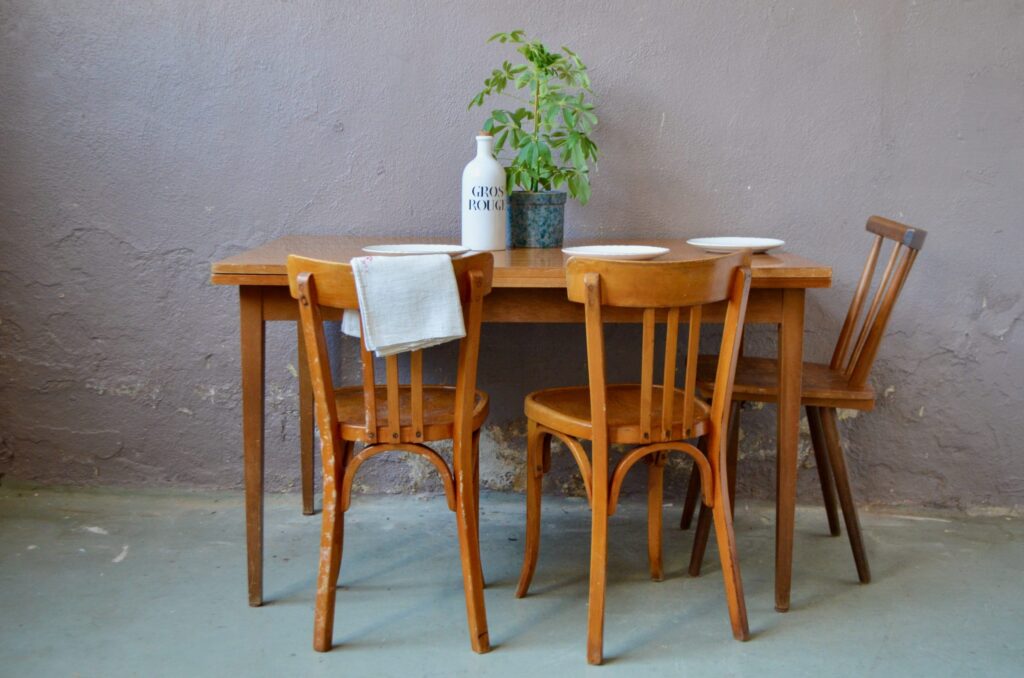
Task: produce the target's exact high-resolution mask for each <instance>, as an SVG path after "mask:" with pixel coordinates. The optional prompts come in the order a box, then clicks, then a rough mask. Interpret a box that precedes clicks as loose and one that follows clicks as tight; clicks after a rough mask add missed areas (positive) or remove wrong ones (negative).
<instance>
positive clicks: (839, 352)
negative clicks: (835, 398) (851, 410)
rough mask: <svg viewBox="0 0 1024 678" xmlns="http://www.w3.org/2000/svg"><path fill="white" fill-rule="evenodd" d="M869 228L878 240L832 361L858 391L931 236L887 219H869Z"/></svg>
mask: <svg viewBox="0 0 1024 678" xmlns="http://www.w3.org/2000/svg"><path fill="white" fill-rule="evenodd" d="M866 229H867V230H868V231H869V232H871V233H874V234H875V239H874V242H873V243H872V245H871V251H870V252H869V253H868V260H867V262H866V263H865V264H864V271H863V273H861V276H860V282H859V283H857V290H856V292H854V294H853V300H852V301H851V302H850V309H849V311H848V312H847V314H846V321H845V322H844V323H843V329H842V330H841V331H840V332H839V339H838V340H837V341H836V348H835V352H834V353H833V354H832V362H831V367H832V369H836V370H839V371H841V372H842V373H843V374H845V375H846V376H847V378H848V379H849V384H850V386H852V387H855V388H860V387H862V386H864V384H866V383H867V380H868V375H869V374H870V373H871V366H872V365H873V364H874V362H875V356H876V355H877V354H878V346H879V344H880V343H881V341H882V335H883V333H884V332H885V326H886V324H887V323H888V322H889V316H890V315H891V314H892V309H893V307H894V306H895V305H896V299H897V298H898V297H899V294H900V290H902V289H903V283H904V282H906V280H907V275H909V273H910V269H911V267H912V266H913V265H914V260H915V259H916V258H917V253H918V252H920V251H921V248H922V247H923V246H924V239H925V237H926V236H927V235H928V232H927V231H924V230H922V229H920V228H913V227H911V226H907V225H906V224H901V223H899V222H897V221H892V220H891V219H886V218H884V217H871V218H869V219H868V223H867V226H866ZM886 240H889V241H891V242H892V243H893V246H892V253H891V254H890V255H889V260H888V263H887V264H886V266H885V270H884V271H883V273H882V276H881V278H880V279H879V282H878V284H877V286H876V287H875V295H874V297H873V298H872V299H871V304H870V305H869V306H868V310H867V312H866V313H865V314H864V316H863V317H861V311H862V310H863V308H864V301H865V300H866V298H867V296H868V293H869V292H870V290H871V287H872V282H873V280H874V277H875V268H876V265H877V264H878V256H879V254H880V253H881V251H882V245H883V244H884V242H885V241H886ZM858 328H859V329H858ZM854 337H856V338H854Z"/></svg>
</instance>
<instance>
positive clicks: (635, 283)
mask: <svg viewBox="0 0 1024 678" xmlns="http://www.w3.org/2000/svg"><path fill="white" fill-rule="evenodd" d="M566 282H567V287H568V294H569V299H570V300H571V301H576V302H580V303H582V304H584V305H585V311H586V332H587V362H588V369H589V376H590V403H591V410H592V412H591V416H592V419H591V421H592V422H593V427H594V436H595V438H594V440H595V443H596V442H597V440H598V436H599V435H600V433H601V429H603V428H606V425H607V424H606V421H607V419H606V414H605V407H606V402H605V353H604V334H603V324H602V323H603V320H602V308H603V307H626V308H634V309H642V319H643V338H642V345H641V374H640V385H641V388H640V393H641V401H640V427H641V435H642V437H643V438H644V441H645V442H659V441H665V440H668V439H670V438H671V430H672V412H673V405H674V399H675V395H676V394H675V388H676V350H677V347H678V339H679V322H680V320H684V319H685V320H687V321H688V322H689V333H688V334H689V336H688V340H687V352H686V365H685V367H684V374H685V377H684V387H683V394H684V395H683V397H684V405H683V412H684V417H685V421H684V431H689V430H690V428H691V426H692V424H693V422H692V416H693V399H694V397H695V394H696V380H697V355H698V352H699V344H700V324H701V317H702V312H703V307H704V306H705V305H707V304H715V303H718V302H725V303H726V310H725V321H724V329H723V333H722V345H721V353H720V356H721V358H720V360H719V362H718V373H717V378H716V384H715V391H714V400H713V402H712V406H711V416H712V420H713V422H714V424H715V426H714V429H715V430H716V431H717V433H716V435H720V432H721V431H723V430H724V427H725V423H726V417H727V415H728V405H729V399H730V398H731V397H732V383H733V379H734V377H735V373H736V361H737V358H738V353H739V346H740V338H741V336H742V329H743V318H744V315H745V314H746V304H747V295H748V293H749V290H750V255H749V253H747V252H738V253H735V254H729V255H725V256H721V257H714V258H709V259H701V260H695V261H669V262H634V261H606V260H598V259H585V258H573V259H570V260H569V262H568V263H567V264H566ZM684 310H686V311H687V315H686V316H685V318H684V316H683V315H682V313H683V311H684ZM657 321H663V322H665V326H666V329H665V352H664V359H663V370H662V385H663V388H662V390H661V391H662V406H661V412H662V420H661V421H654V420H653V417H652V415H651V413H652V409H653V408H652V407H651V401H652V398H653V394H654V377H655V375H654V346H655V324H656V322H657ZM709 449H714V448H709ZM713 456H715V457H717V455H713Z"/></svg>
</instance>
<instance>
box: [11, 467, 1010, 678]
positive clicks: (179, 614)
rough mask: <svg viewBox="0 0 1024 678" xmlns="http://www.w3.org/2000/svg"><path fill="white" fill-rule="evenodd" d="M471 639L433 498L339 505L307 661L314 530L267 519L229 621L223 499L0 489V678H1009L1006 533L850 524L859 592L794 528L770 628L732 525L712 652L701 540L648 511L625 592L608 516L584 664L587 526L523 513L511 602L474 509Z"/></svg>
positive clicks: (763, 554)
mask: <svg viewBox="0 0 1024 678" xmlns="http://www.w3.org/2000/svg"><path fill="white" fill-rule="evenodd" d="M482 505H483V510H484V515H483V520H482V525H483V527H482V542H483V549H484V570H485V575H486V577H487V580H488V584H489V585H488V588H487V592H486V598H487V612H488V618H489V625H490V634H491V641H492V643H493V645H494V649H493V650H492V651H491V653H490V654H487V655H475V654H473V653H472V652H471V651H470V649H469V641H468V636H467V631H466V625H465V608H464V605H463V598H462V589H461V578H460V573H459V567H458V559H457V548H456V543H455V530H454V520H453V516H452V514H451V513H449V512H448V510H447V509H446V507H445V505H444V502H443V501H442V500H441V499H440V498H438V497H409V496H401V497H357V498H355V500H354V501H353V508H352V510H351V511H350V512H349V514H348V524H347V526H346V527H347V530H346V531H347V542H346V549H345V559H344V561H343V563H342V570H341V584H342V586H341V589H340V590H339V592H338V612H337V621H336V624H335V631H334V640H335V644H336V646H335V648H334V650H333V651H331V652H330V653H327V654H318V653H315V652H314V651H313V650H312V646H311V643H312V623H313V613H312V599H313V588H314V586H313V582H314V576H315V557H316V551H317V538H318V531H319V517H318V516H314V517H305V516H302V515H301V513H300V511H299V500H298V498H297V497H294V496H276V497H271V498H270V499H269V502H268V507H267V529H266V553H267V564H266V583H265V595H266V598H267V600H268V603H267V604H266V605H265V606H264V607H262V608H258V609H256V608H250V607H248V606H247V605H246V603H245V600H246V595H245V568H244V563H245V553H244V539H243V520H242V504H241V498H240V496H239V495H237V494H220V495H214V494H175V495H172V494H155V493H147V494H136V493H124V492H118V493H111V492H102V493H101V492H60V491H53V490H32V489H25V488H20V489H19V488H10V487H4V488H0V610H2V611H3V612H2V616H0V619H2V621H0V624H2V627H0V628H2V632H0V674H2V675H6V676H27V675H38V676H147V677H149V676H231V675H234V676H264V675H266V676H317V675H332V676H336V675H341V674H345V675H358V676H453V675H472V676H503V675H515V676H523V675H529V674H530V673H533V674H534V675H537V676H549V675H582V674H585V673H589V674H593V675H599V674H600V675H619V674H621V675H631V676H632V675H679V674H681V673H684V672H685V673H687V674H688V675H695V676H696V675H755V674H756V675H758V676H770V675H786V676H802V675H808V676H810V675H814V676H820V675H830V676H840V675H887V676H895V675H899V676H906V675H927V676H963V675H986V676H995V675H1014V676H1019V675H1021V674H1022V672H1024V606H1022V602H1024V586H1022V583H1021V570H1022V566H1024V521H1022V520H1021V519H1019V518H1008V517H992V516H989V517H963V516H956V517H951V516H949V515H948V514H938V513H929V514H926V513H916V514H914V515H895V514H892V513H881V512H868V513H865V515H864V516H863V523H864V528H865V532H866V535H867V539H868V547H869V549H870V555H871V558H872V569H873V572H874V577H875V581H874V583H872V584H870V585H867V586H861V585H858V584H857V583H856V579H855V574H854V569H853V562H852V559H851V558H850V555H849V550H848V547H847V543H846V540H845V537H843V538H841V539H831V538H829V537H827V536H826V532H825V528H824V525H825V523H824V515H823V513H822V511H821V510H820V509H815V508H805V509H800V511H799V512H798V516H797V549H796V559H795V572H794V586H793V601H792V603H793V604H792V611H791V612H789V613H788V614H778V613H776V612H775V611H774V610H773V606H772V601H773V593H772V560H773V556H772V539H773V529H772V512H771V510H770V507H767V506H763V505H756V506H744V505H741V506H740V507H739V510H738V512H737V534H738V542H739V553H740V561H741V564H742V566H743V575H744V583H745V586H746V592H747V605H748V608H749V614H750V627H751V632H752V633H753V638H752V640H750V642H747V643H739V642H736V641H734V640H733V639H732V636H731V634H730V631H729V624H728V618H727V613H726V609H725V603H724V600H723V597H722V581H721V576H720V571H719V568H718V565H717V556H716V555H715V552H714V550H713V546H712V548H711V549H709V558H708V560H707V565H706V567H705V572H704V575H703V576H701V577H699V578H696V579H693V578H690V577H687V576H685V570H684V568H685V563H686V560H687V557H688V548H689V544H690V539H691V537H690V533H689V532H686V533H680V532H678V531H676V530H675V529H674V528H673V527H671V524H672V523H673V522H674V519H675V517H676V516H677V515H678V507H677V506H673V507H670V508H667V509H666V516H667V520H666V523H667V524H668V525H669V527H668V528H667V530H666V536H667V540H666V569H667V573H666V575H667V578H666V581H664V582H661V583H654V582H651V581H650V580H648V579H647V576H646V548H645V545H644V539H645V536H644V535H645V527H644V508H643V505H642V504H640V503H638V502H632V503H627V504H626V505H624V506H623V507H622V509H621V511H620V513H619V514H617V515H616V516H614V517H613V520H612V526H613V527H612V534H611V544H612V547H611V552H610V557H609V595H608V605H607V610H608V616H607V622H606V632H605V633H606V636H605V638H606V640H605V652H606V657H607V662H606V665H605V666H604V667H599V668H595V667H588V666H587V665H586V662H585V656H584V644H585V617H586V572H587V552H588V544H589V541H588V519H587V512H586V507H585V504H584V503H583V502H581V501H579V500H567V499H558V498H554V497H546V498H545V504H544V508H545V517H544V520H543V529H544V536H543V538H544V541H543V542H542V546H541V559H540V564H539V566H538V571H537V575H536V577H535V579H534V588H533V590H532V595H531V596H529V597H528V598H526V599H523V600H516V599H515V598H514V597H513V589H514V584H515V580H516V577H517V575H518V568H519V562H520V551H521V548H522V527H521V525H522V522H523V499H522V497H521V496H518V495H506V494H485V495H484V497H483V502H482Z"/></svg>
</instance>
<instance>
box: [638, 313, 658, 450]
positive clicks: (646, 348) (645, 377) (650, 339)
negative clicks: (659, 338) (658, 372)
mask: <svg viewBox="0 0 1024 678" xmlns="http://www.w3.org/2000/svg"><path fill="white" fill-rule="evenodd" d="M654 313H655V311H654V309H653V308H645V309H644V319H643V328H644V330H643V332H644V333H643V339H642V344H641V348H640V435H641V436H643V439H644V440H650V439H651V423H652V422H651V411H652V407H651V404H652V401H653V400H654Z"/></svg>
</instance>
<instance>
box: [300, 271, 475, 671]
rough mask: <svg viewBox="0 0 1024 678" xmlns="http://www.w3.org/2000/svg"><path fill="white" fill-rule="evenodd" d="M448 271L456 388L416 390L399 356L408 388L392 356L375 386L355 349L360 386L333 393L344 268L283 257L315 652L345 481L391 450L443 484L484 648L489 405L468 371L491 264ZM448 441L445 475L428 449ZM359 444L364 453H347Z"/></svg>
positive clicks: (349, 299)
mask: <svg viewBox="0 0 1024 678" xmlns="http://www.w3.org/2000/svg"><path fill="white" fill-rule="evenodd" d="M452 265H453V267H454V269H455V277H456V280H457V282H458V287H459V293H460V296H461V300H462V312H463V317H464V320H465V325H466V336H465V338H464V339H462V341H461V344H460V347H459V357H458V374H457V377H456V384H455V386H454V387H453V386H439V385H430V384H424V383H423V352H422V351H412V352H409V353H408V354H402V355H403V356H404V355H408V356H409V375H410V383H408V384H400V383H399V357H400V356H397V355H395V356H389V357H387V358H385V368H386V378H385V383H384V384H383V385H380V384H377V381H376V376H375V374H374V362H373V355H372V354H371V353H370V352H369V351H367V349H366V344H365V343H364V342H363V341H362V340H361V341H360V345H361V355H362V373H363V383H362V385H361V386H353V387H342V388H335V387H334V384H333V382H332V380H331V370H330V364H329V362H328V354H327V342H326V339H325V336H324V329H323V312H322V309H324V308H331V309H357V308H358V306H359V303H358V300H357V297H356V287H355V282H354V280H353V277H352V269H351V267H350V266H349V265H348V264H344V263H334V262H328V261H319V260H316V259H306V258H303V257H298V256H294V255H293V256H290V257H288V283H289V285H290V287H291V294H292V296H293V297H294V298H296V299H297V300H298V303H299V312H300V322H301V325H302V331H303V336H304V339H305V346H306V349H307V354H308V358H309V371H310V377H311V380H312V383H313V392H314V397H315V401H316V414H317V425H318V428H319V429H320V441H321V448H322V453H321V456H322V458H323V477H324V480H323V487H324V496H323V527H322V531H321V537H320V568H319V574H318V576H317V585H316V613H315V620H314V628H313V647H314V648H315V649H316V650H317V651H319V652H326V651H327V650H329V649H330V648H331V639H332V630H333V626H334V600H335V593H336V588H337V584H338V573H339V570H340V568H341V552H342V538H343V534H344V529H343V526H344V516H345V511H347V510H348V508H349V505H350V503H351V497H352V481H353V479H354V478H355V475H356V472H357V471H358V470H359V467H360V466H361V465H362V464H363V463H364V462H366V461H367V460H368V459H370V458H371V457H374V456H376V455H378V454H381V453H382V452H392V451H401V452H408V453H411V454H416V455H419V456H421V457H423V458H425V459H427V460H428V461H429V462H430V463H431V464H433V465H434V467H435V468H436V469H437V472H438V473H439V474H440V476H441V480H442V481H443V483H444V489H445V495H446V497H447V500H448V508H449V509H451V510H452V511H454V512H455V519H456V524H457V528H458V538H459V551H460V560H461V563H462V578H463V584H464V587H465V592H466V614H467V617H468V621H469V641H470V645H471V646H472V648H473V650H474V651H476V652H487V651H488V650H489V649H490V642H489V639H488V635H487V616H486V612H485V610H484V596H483V574H482V571H481V567H480V545H479V528H478V523H477V519H478V497H479V475H478V474H479V466H478V464H477V459H478V455H479V433H480V426H481V425H482V424H483V422H484V419H485V418H486V417H487V411H488V400H487V394H486V393H482V392H480V391H477V390H476V370H477V357H478V354H479V350H480V322H481V318H482V315H483V299H484V296H485V295H487V294H488V293H489V292H490V291H491V280H492V275H493V267H494V259H493V257H492V256H491V255H490V254H488V253H483V254H471V255H466V256H463V257H459V258H456V259H453V260H452ZM446 439H451V440H452V442H453V464H452V468H449V466H448V464H447V463H446V462H445V461H444V459H443V458H442V457H441V456H440V455H439V454H438V453H437V452H435V451H434V450H433V449H431V448H430V447H428V446H427V443H429V442H435V441H439V440H446ZM357 442H358V443H361V444H362V449H361V451H360V452H359V453H358V454H353V448H354V443H357Z"/></svg>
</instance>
